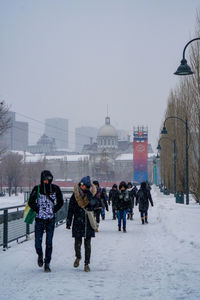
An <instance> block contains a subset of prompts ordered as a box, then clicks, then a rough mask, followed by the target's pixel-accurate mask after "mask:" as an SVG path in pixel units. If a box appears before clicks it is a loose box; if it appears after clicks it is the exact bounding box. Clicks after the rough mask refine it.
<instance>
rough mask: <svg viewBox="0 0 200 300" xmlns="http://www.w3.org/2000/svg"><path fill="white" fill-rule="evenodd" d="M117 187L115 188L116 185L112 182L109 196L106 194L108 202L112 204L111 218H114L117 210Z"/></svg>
mask: <svg viewBox="0 0 200 300" xmlns="http://www.w3.org/2000/svg"><path fill="white" fill-rule="evenodd" d="M118 193H119V191H118V189H117V185H116V184H113V186H112V189H111V190H110V192H109V196H108V204H109V205H110V204H112V213H113V220H116V210H117V206H116V203H117V197H118Z"/></svg>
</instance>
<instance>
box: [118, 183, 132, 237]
mask: <svg viewBox="0 0 200 300" xmlns="http://www.w3.org/2000/svg"><path fill="white" fill-rule="evenodd" d="M116 207H117V218H118V230H119V231H121V222H122V220H123V232H126V214H127V212H128V210H129V208H130V197H129V192H128V190H127V184H126V182H125V181H121V182H120V185H119V193H118V197H117V202H116Z"/></svg>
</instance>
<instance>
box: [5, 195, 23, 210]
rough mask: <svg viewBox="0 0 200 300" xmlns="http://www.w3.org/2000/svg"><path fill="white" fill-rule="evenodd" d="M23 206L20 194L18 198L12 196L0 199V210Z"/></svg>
mask: <svg viewBox="0 0 200 300" xmlns="http://www.w3.org/2000/svg"><path fill="white" fill-rule="evenodd" d="M23 204H24V194H23V193H22V194H21V193H20V194H18V196H15V195H12V196H10V197H9V196H8V194H6V196H4V197H0V208H5V207H10V206H17V205H23Z"/></svg>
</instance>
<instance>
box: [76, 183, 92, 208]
mask: <svg viewBox="0 0 200 300" xmlns="http://www.w3.org/2000/svg"><path fill="white" fill-rule="evenodd" d="M91 193H92V196H94V195H95V194H96V187H95V185H94V184H93V183H92V188H91ZM74 196H75V199H76V201H77V203H78V206H80V207H81V208H85V207H86V206H87V205H88V204H89V200H88V198H87V195H85V194H84V192H83V191H82V190H81V188H80V187H79V185H78V184H76V185H75V186H74Z"/></svg>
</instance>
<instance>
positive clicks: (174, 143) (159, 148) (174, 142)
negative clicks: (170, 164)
mask: <svg viewBox="0 0 200 300" xmlns="http://www.w3.org/2000/svg"><path fill="white" fill-rule="evenodd" d="M162 139H167V140H169V141H171V142H172V143H173V145H174V155H173V156H174V197H176V140H175V139H174V140H172V139H170V138H169V137H161V138H160V139H159V141H158V147H157V149H158V150H161V149H162V148H161V146H160V141H161V140H162Z"/></svg>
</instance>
